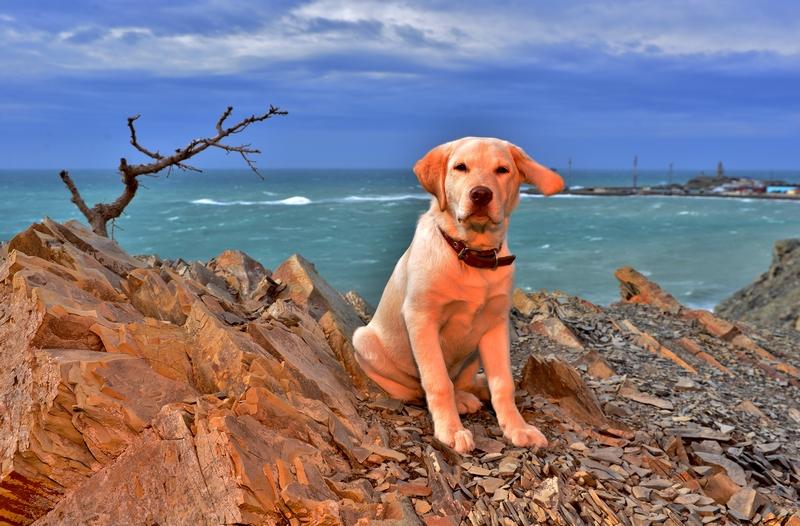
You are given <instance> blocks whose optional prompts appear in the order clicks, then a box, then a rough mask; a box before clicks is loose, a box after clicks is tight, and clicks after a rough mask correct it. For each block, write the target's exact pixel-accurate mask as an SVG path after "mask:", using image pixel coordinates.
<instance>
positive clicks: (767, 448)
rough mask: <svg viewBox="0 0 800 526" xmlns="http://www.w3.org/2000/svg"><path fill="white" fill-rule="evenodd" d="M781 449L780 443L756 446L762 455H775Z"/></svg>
mask: <svg viewBox="0 0 800 526" xmlns="http://www.w3.org/2000/svg"><path fill="white" fill-rule="evenodd" d="M780 448H781V443H780V442H770V443H768V444H756V449H758V450H759V451H761V452H762V453H765V454H767V453H774V452H776V451H778V450H779V449H780Z"/></svg>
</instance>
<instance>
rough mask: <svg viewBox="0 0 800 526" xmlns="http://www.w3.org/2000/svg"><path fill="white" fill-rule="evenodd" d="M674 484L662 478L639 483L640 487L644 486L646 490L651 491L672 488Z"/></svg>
mask: <svg viewBox="0 0 800 526" xmlns="http://www.w3.org/2000/svg"><path fill="white" fill-rule="evenodd" d="M673 484H674V482H672V481H671V480H667V479H662V478H658V477H656V478H652V479H649V480H643V481H641V482H640V483H639V485H640V486H642V487H644V488H650V489H666V488H671V487H672V485H673Z"/></svg>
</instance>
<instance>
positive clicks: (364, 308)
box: [344, 290, 375, 323]
mask: <svg viewBox="0 0 800 526" xmlns="http://www.w3.org/2000/svg"><path fill="white" fill-rule="evenodd" d="M344 300H345V301H346V302H347V303H348V304H349V305H350V306H351V307H353V309H355V311H356V313H357V314H358V316H359V318H361V321H363V322H364V323H369V322H370V320H372V317H373V316H374V315H375V307H373V306H372V305H370V304H369V303H368V302H367V300H365V299H364V298H362V297H361V296H359V295H358V292H356V291H354V290H351V291H350V292H348V293H347V294H345V295H344Z"/></svg>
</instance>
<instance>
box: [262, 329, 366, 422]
mask: <svg viewBox="0 0 800 526" xmlns="http://www.w3.org/2000/svg"><path fill="white" fill-rule="evenodd" d="M247 332H248V334H250V335H251V336H253V339H254V340H255V341H256V343H258V344H259V345H261V346H262V347H263V348H264V349H266V350H267V351H268V352H269V353H270V354H271V355H272V356H273V357H274V358H275V359H276V360H278V361H279V362H285V363H286V364H287V365H288V366H289V367H291V368H292V370H293V375H294V376H295V378H297V379H298V381H299V383H300V385H301V386H302V389H303V394H304V395H305V396H306V397H307V398H312V399H317V400H320V401H322V402H324V403H325V404H326V405H328V406H329V407H331V408H332V409H334V410H335V411H337V412H338V414H339V415H341V416H343V417H344V420H345V422H346V423H347V424H348V425H349V426H351V430H354V431H355V430H358V433H359V434H364V433H366V424H364V422H363V420H362V419H361V417H360V416H359V415H358V411H357V410H356V408H355V405H354V404H355V402H356V400H355V397H354V396H353V382H352V380H351V379H350V377H349V376H348V375H347V373H346V371H345V370H344V368H343V367H342V365H341V363H339V362H338V361H336V359H335V358H334V357H333V356H332V355H331V353H330V349H326V350H327V352H321V353H318V352H315V351H314V349H312V348H311V347H310V346H309V345H308V344H307V343H306V342H305V341H304V340H303V339H302V338H301V337H300V336H298V335H296V334H295V333H294V332H292V331H289V330H287V329H286V328H284V327H283V326H282V325H279V324H276V325H275V326H274V327H272V328H268V326H266V325H263V324H259V323H250V324H249V326H248V329H247ZM318 348H319V347H318Z"/></svg>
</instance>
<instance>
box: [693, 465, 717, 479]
mask: <svg viewBox="0 0 800 526" xmlns="http://www.w3.org/2000/svg"><path fill="white" fill-rule="evenodd" d="M713 470H714V468H712V467H711V466H692V471H694V472H695V474H696V475H697V476H698V477H707V476H708V475H710V474H711V472H712V471H713Z"/></svg>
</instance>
